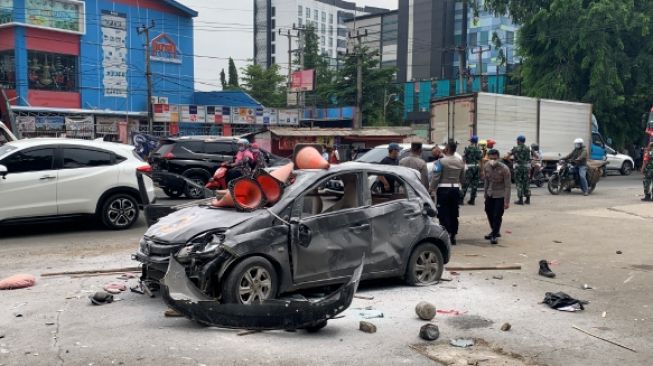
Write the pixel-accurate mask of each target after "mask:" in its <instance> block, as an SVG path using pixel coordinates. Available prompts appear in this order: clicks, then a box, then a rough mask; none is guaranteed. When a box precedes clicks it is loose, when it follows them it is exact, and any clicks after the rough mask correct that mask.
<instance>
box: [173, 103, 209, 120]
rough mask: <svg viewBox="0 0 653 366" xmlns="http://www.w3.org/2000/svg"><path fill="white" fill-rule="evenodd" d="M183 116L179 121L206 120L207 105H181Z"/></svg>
mask: <svg viewBox="0 0 653 366" xmlns="http://www.w3.org/2000/svg"><path fill="white" fill-rule="evenodd" d="M179 107H180V109H181V118H180V121H179V122H195V123H205V122H206V106H203V105H181V106H179Z"/></svg>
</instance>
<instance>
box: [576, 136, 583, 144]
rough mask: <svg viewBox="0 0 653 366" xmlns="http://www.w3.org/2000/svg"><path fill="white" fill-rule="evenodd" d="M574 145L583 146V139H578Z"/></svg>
mask: <svg viewBox="0 0 653 366" xmlns="http://www.w3.org/2000/svg"><path fill="white" fill-rule="evenodd" d="M574 144H581V145H582V144H583V139H582V138H580V137H579V138H577V139H575V140H574Z"/></svg>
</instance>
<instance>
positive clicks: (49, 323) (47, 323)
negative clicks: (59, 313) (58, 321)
mask: <svg viewBox="0 0 653 366" xmlns="http://www.w3.org/2000/svg"><path fill="white" fill-rule="evenodd" d="M45 325H54V322H46V323H45Z"/></svg>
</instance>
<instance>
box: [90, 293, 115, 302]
mask: <svg viewBox="0 0 653 366" xmlns="http://www.w3.org/2000/svg"><path fill="white" fill-rule="evenodd" d="M88 298H89V299H91V303H92V304H93V305H104V304H108V303H111V302H113V295H111V294H109V293H106V292H104V291H98V292H96V293H94V294H93V295H91V296H89V297H88Z"/></svg>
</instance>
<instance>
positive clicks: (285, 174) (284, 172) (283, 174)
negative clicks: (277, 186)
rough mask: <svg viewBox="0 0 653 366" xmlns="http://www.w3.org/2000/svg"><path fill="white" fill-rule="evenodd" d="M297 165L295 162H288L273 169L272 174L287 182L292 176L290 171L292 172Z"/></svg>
mask: <svg viewBox="0 0 653 366" xmlns="http://www.w3.org/2000/svg"><path fill="white" fill-rule="evenodd" d="M294 167H295V164H293V163H288V164H286V165H284V166H282V167H280V168H279V169H277V170H275V171H273V172H272V173H270V175H271V176H273V177H275V178H277V179H278V180H280V181H282V182H284V183H286V182H287V181H288V178H289V177H290V173H292V170H293V168H294Z"/></svg>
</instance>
